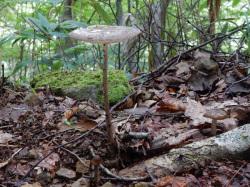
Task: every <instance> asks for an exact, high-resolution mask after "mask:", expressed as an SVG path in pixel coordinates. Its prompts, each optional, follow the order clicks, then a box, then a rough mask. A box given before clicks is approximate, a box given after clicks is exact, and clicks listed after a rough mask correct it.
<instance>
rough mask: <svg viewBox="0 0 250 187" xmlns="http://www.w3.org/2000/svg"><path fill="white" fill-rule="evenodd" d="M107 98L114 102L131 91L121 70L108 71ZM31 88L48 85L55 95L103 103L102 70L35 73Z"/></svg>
mask: <svg viewBox="0 0 250 187" xmlns="http://www.w3.org/2000/svg"><path fill="white" fill-rule="evenodd" d="M108 80H109V98H110V103H111V104H114V103H116V102H118V101H119V100H121V99H122V98H124V97H125V96H126V95H128V94H129V93H130V92H131V91H132V87H131V86H130V85H129V83H128V80H127V77H126V75H125V73H124V72H123V71H119V70H110V71H109V76H108ZM31 86H32V87H33V88H40V87H44V86H49V87H50V89H51V90H52V92H54V93H55V94H57V95H62V96H69V97H72V98H74V99H78V100H86V99H89V98H91V99H93V100H95V101H97V102H99V103H103V92H102V71H101V70H98V71H56V72H48V73H44V74H39V75H37V76H36V77H35V78H34V79H33V80H32V81H31Z"/></svg>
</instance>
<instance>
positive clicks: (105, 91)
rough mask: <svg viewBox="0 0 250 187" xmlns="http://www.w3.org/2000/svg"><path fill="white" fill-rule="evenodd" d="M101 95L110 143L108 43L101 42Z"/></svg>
mask: <svg viewBox="0 0 250 187" xmlns="http://www.w3.org/2000/svg"><path fill="white" fill-rule="evenodd" d="M103 55H104V59H103V60H104V62H103V96H104V110H105V113H106V126H107V134H108V141H109V142H110V143H111V144H114V137H113V127H112V123H111V113H110V110H109V95H108V45H107V44H103Z"/></svg>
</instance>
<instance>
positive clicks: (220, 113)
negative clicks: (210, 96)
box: [203, 108, 229, 135]
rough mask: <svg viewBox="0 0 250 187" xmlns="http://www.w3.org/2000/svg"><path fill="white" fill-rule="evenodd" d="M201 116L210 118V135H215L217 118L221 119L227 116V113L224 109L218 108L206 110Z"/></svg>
mask: <svg viewBox="0 0 250 187" xmlns="http://www.w3.org/2000/svg"><path fill="white" fill-rule="evenodd" d="M203 116H204V117H206V118H210V119H212V124H211V134H212V135H216V133H217V120H223V119H226V118H228V117H229V115H228V113H227V112H226V111H225V110H223V109H218V108H214V109H210V110H207V111H206V113H205V114H204V115H203Z"/></svg>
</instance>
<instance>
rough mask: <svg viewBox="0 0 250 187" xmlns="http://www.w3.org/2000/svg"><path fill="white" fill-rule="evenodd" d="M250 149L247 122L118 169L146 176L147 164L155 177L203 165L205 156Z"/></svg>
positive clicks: (217, 156)
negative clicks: (216, 134) (131, 165)
mask: <svg viewBox="0 0 250 187" xmlns="http://www.w3.org/2000/svg"><path fill="white" fill-rule="evenodd" d="M249 149H250V124H246V125H244V126H241V127H239V128H236V129H233V130H231V131H228V132H226V133H223V134H221V135H218V136H215V137H212V138H208V139H205V140H202V141H198V142H194V143H191V144H188V145H186V146H184V147H182V148H177V149H172V150H171V151H170V152H169V153H166V154H163V155H161V156H158V157H154V158H151V159H148V160H145V161H143V162H141V163H139V164H137V165H135V166H133V167H131V168H125V169H123V170H121V171H120V172H119V175H121V176H124V177H130V176H133V177H136V176H148V174H147V172H145V167H147V169H148V171H149V172H150V173H153V174H154V175H155V177H162V176H166V175H169V174H173V173H179V172H185V171H189V170H191V169H193V168H197V167H199V166H200V165H204V163H205V162H206V161H207V160H219V159H223V158H228V157H231V158H237V157H238V156H239V155H241V154H242V153H244V152H245V151H247V150H249Z"/></svg>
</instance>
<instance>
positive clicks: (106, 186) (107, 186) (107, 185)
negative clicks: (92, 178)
mask: <svg viewBox="0 0 250 187" xmlns="http://www.w3.org/2000/svg"><path fill="white" fill-rule="evenodd" d="M101 187H114V185H113V184H112V183H111V182H106V183H105V184H103V185H102V186H101Z"/></svg>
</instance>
